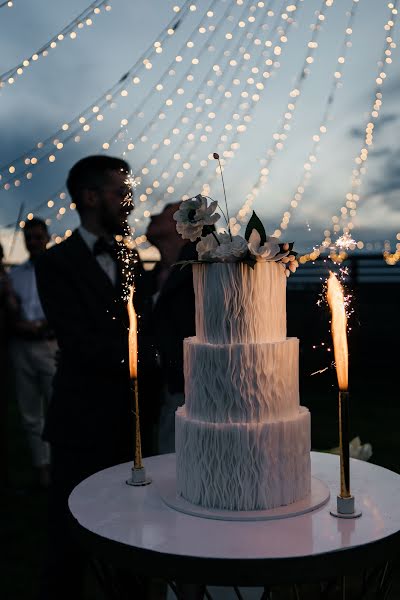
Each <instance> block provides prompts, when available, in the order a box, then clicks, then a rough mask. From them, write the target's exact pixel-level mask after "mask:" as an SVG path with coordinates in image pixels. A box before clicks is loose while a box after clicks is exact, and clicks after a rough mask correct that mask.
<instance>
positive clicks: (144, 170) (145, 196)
mask: <svg viewBox="0 0 400 600" xmlns="http://www.w3.org/2000/svg"><path fill="white" fill-rule="evenodd" d="M251 12H253V10H251ZM223 17H224V15H223ZM238 68H239V67H238ZM202 83H203V82H202ZM178 85H179V84H178ZM200 89H202V84H200ZM148 127H149V126H148V125H146V126H145V127H144V129H143V131H142V132H141V133H140V134H139V136H138V137H140V136H141V135H142V134H143V132H144V131H145V130H146V129H148ZM132 145H133V144H132ZM103 148H104V145H103ZM127 150H128V151H129V145H128V149H127ZM126 153H127V152H126V151H125V152H124V155H125V154H126ZM152 156H153V158H152V161H153V164H154V162H155V161H156V159H155V158H154V156H156V153H153V154H152ZM155 164H156V162H155ZM187 164H188V163H187ZM184 168H185V167H184ZM186 168H187V165H186ZM140 171H142V172H145V173H146V174H148V172H149V168H148V167H145V166H143V167H142V168H141V169H139V170H138V172H140ZM157 184H158V182H157ZM153 187H154V188H157V187H158V185H154V186H153ZM147 191H148V194H151V193H152V192H153V191H154V190H153V189H150V188H148V190H147ZM57 195H58V194H57ZM64 196H65V194H64ZM143 198H144V199H145V200H146V199H147V195H145V194H142V195H141V196H140V200H142V201H143ZM57 218H61V216H60V215H57Z"/></svg>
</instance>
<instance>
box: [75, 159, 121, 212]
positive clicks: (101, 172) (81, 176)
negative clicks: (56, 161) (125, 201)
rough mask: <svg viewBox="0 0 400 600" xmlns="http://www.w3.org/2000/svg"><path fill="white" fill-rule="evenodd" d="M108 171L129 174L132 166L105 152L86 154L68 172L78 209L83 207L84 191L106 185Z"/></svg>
mask: <svg viewBox="0 0 400 600" xmlns="http://www.w3.org/2000/svg"><path fill="white" fill-rule="evenodd" d="M107 171H123V172H124V173H127V174H128V173H129V171H130V167H129V165H128V163H127V162H126V161H125V160H122V159H121V158H115V157H113V156H105V155H104V154H96V155H93V156H86V157H85V158H82V159H81V160H79V161H78V162H77V163H75V164H74V166H73V167H72V169H71V170H70V172H69V173H68V178H67V188H68V191H69V194H70V196H71V198H72V200H73V201H74V202H75V204H76V207H77V209H78V211H79V210H80V208H81V193H82V191H83V190H87V189H90V188H96V187H101V186H102V185H104V184H105V183H106V180H107Z"/></svg>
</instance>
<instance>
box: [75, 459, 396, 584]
mask: <svg viewBox="0 0 400 600" xmlns="http://www.w3.org/2000/svg"><path fill="white" fill-rule="evenodd" d="M311 457H312V474H313V476H314V477H317V478H319V479H321V480H322V481H324V482H325V483H326V484H327V485H328V487H329V488H330V491H331V498H330V500H329V501H328V503H327V504H325V505H324V506H322V507H321V508H319V509H317V510H315V511H312V512H309V513H307V514H303V515H300V516H296V517H290V518H286V519H279V520H269V521H244V522H238V521H223V520H213V519H204V518H199V517H194V516H190V515H187V514H184V513H181V512H177V511H176V510H173V509H171V508H169V507H168V506H167V505H166V504H165V503H164V502H163V500H162V499H161V497H160V494H159V492H158V488H157V483H158V482H160V481H162V480H163V478H165V477H168V476H169V473H171V470H172V469H174V465H175V455H173V454H168V455H162V456H154V457H151V458H148V459H146V460H145V461H144V463H145V466H146V472H147V475H149V476H150V477H151V478H152V480H153V483H152V484H151V485H148V486H146V487H131V486H128V485H126V479H127V478H128V477H129V475H130V468H131V465H130V464H122V465H117V466H115V467H112V468H110V469H106V470H104V471H100V472H99V473H96V474H95V475H92V476H91V477H89V478H88V479H86V480H85V481H83V482H81V483H80V484H79V485H78V486H77V487H76V488H75V489H74V490H73V492H72V494H71V496H70V498H69V507H70V511H71V513H72V516H73V517H74V520H75V521H74V523H75V526H77V529H78V533H79V536H80V538H81V540H82V541H83V543H84V544H86V546H88V547H89V548H90V549H91V551H92V552H94V553H95V554H97V555H98V556H100V557H102V558H103V559H106V560H107V561H112V562H116V564H118V565H119V566H121V567H128V568H129V567H130V568H133V567H134V568H135V571H137V572H140V573H142V574H143V575H147V576H159V577H163V578H165V579H167V580H177V579H179V580H181V581H187V582H196V583H199V582H206V583H208V584H212V585H243V586H247V585H252V586H254V585H266V584H279V583H294V582H312V581H321V580H325V579H329V578H332V577H337V576H338V575H340V576H344V575H350V574H354V573H357V572H360V571H362V570H364V569H367V568H370V567H373V566H376V565H379V564H383V563H385V562H387V561H390V560H391V558H393V557H394V556H395V555H396V553H398V552H399V549H400V501H399V498H400V476H399V475H397V474H396V473H393V472H392V471H388V470H387V469H384V468H382V467H378V466H376V465H372V464H369V463H365V462H361V461H358V460H351V484H352V493H353V495H354V496H355V498H356V505H357V507H358V508H359V509H361V510H362V516H361V517H360V518H358V519H350V520H347V519H337V518H335V517H333V516H331V515H330V513H329V510H330V509H332V508H335V506H336V495H337V493H338V490H339V458H338V457H337V456H334V455H331V454H322V453H316V452H312V453H311Z"/></svg>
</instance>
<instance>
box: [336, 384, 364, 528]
mask: <svg viewBox="0 0 400 600" xmlns="http://www.w3.org/2000/svg"><path fill="white" fill-rule="evenodd" d="M349 429H350V428H349V392H347V391H343V390H340V391H339V455H340V495H339V496H337V500H336V510H335V511H334V510H331V511H330V513H331V515H332V516H334V517H338V518H341V519H355V518H357V517H360V516H361V514H362V513H361V511H359V510H356V508H355V500H354V496H352V495H351V492H350V436H349Z"/></svg>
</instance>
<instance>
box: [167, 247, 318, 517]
mask: <svg viewBox="0 0 400 600" xmlns="http://www.w3.org/2000/svg"><path fill="white" fill-rule="evenodd" d="M265 247H266V246H265ZM218 249H220V248H218ZM253 266H254V268H251V267H250V266H249V265H248V264H246V262H240V261H239V262H214V263H210V264H195V265H193V279H194V289H195V296H196V337H192V338H188V339H186V340H185V341H184V372H185V405H184V406H183V407H181V408H180V409H178V411H177V413H176V459H177V491H178V494H179V495H181V496H182V497H183V498H185V499H186V500H187V501H189V502H192V503H194V504H197V505H200V506H203V507H207V508H215V509H227V510H235V511H250V510H266V509H270V508H275V507H278V506H283V505H287V504H291V503H293V502H296V501H298V500H301V499H302V498H304V497H306V496H307V495H308V494H309V492H310V485H311V471H310V413H309V411H308V409H307V408H304V407H302V406H300V404H299V384H298V362H299V346H298V339H296V338H287V337H286V276H285V267H284V265H283V264H282V263H279V262H274V261H266V262H262V261H260V262H256V263H255V264H254V265H253Z"/></svg>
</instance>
